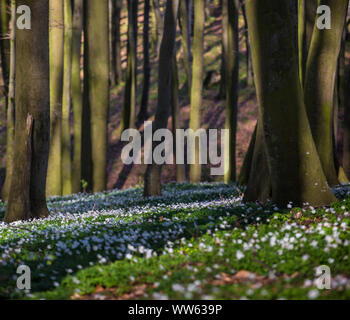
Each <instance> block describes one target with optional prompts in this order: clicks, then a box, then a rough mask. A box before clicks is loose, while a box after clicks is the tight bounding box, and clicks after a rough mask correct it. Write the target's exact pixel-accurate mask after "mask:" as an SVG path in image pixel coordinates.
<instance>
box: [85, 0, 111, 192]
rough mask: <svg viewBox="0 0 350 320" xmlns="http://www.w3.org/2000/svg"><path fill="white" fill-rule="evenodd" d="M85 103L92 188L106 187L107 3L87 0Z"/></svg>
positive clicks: (107, 104)
mask: <svg viewBox="0 0 350 320" xmlns="http://www.w3.org/2000/svg"><path fill="white" fill-rule="evenodd" d="M86 41H87V44H88V52H87V54H88V62H89V64H88V68H87V70H86V71H87V73H86V77H87V79H88V82H89V104H90V122H91V154H92V165H93V167H92V181H93V185H92V191H93V192H100V191H103V190H105V189H106V187H107V122H108V110H109V37H108V2H107V1H105V2H101V1H100V0H89V1H88V2H87V28H86Z"/></svg>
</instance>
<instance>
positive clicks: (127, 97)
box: [118, 0, 138, 134]
mask: <svg viewBox="0 0 350 320" xmlns="http://www.w3.org/2000/svg"><path fill="white" fill-rule="evenodd" d="M137 14H138V1H137V0H128V49H127V70H126V83H125V93H124V103H123V110H122V115H121V119H120V125H119V130H118V131H119V133H120V134H121V133H122V132H123V131H124V130H126V129H129V128H134V127H135V112H136V90H137V79H136V68H137Z"/></svg>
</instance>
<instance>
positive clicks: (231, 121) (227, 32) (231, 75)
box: [221, 0, 239, 183]
mask: <svg viewBox="0 0 350 320" xmlns="http://www.w3.org/2000/svg"><path fill="white" fill-rule="evenodd" d="M222 8H223V10H222V19H223V49H224V52H223V54H224V55H225V65H226V72H225V77H226V80H225V83H226V124H225V127H226V129H228V130H229V131H228V132H229V133H228V136H227V137H226V138H228V140H229V141H228V146H229V150H225V151H224V152H225V171H226V173H225V182H226V183H227V182H235V181H236V131H237V107H238V106H237V102H238V91H239V88H238V86H239V74H238V72H239V43H238V42H239V40H238V8H239V4H238V0H223V1H222ZM221 138H223V137H221Z"/></svg>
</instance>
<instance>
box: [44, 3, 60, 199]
mask: <svg viewBox="0 0 350 320" xmlns="http://www.w3.org/2000/svg"><path fill="white" fill-rule="evenodd" d="M63 17H64V13H63V1H50V153H49V167H48V172H47V184H46V185H47V190H46V194H47V196H54V195H62V173H61V166H62V151H61V148H62V98H63V64H64V18H63Z"/></svg>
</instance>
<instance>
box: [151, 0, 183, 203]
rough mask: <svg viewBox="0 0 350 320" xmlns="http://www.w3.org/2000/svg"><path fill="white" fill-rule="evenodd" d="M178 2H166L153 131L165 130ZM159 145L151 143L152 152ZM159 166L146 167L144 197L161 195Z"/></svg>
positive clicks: (169, 100)
mask: <svg viewBox="0 0 350 320" xmlns="http://www.w3.org/2000/svg"><path fill="white" fill-rule="evenodd" d="M178 7H179V0H167V3H166V11H165V19H164V34H163V39H162V42H161V47H160V54H159V71H158V103H157V111H156V115H155V120H154V125H153V129H154V131H156V130H158V129H161V128H167V124H168V117H169V112H170V110H169V109H170V108H169V106H170V103H171V82H172V81H171V74H172V64H173V57H174V50H175V40H176V21H177V13H178ZM158 144H159V142H158V143H153V146H152V151H153V150H154V148H155V147H156V146H157V145H158ZM161 168H162V167H161V165H158V164H156V163H153V164H150V165H148V166H147V169H146V173H145V186H144V196H145V197H150V196H157V195H161Z"/></svg>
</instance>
